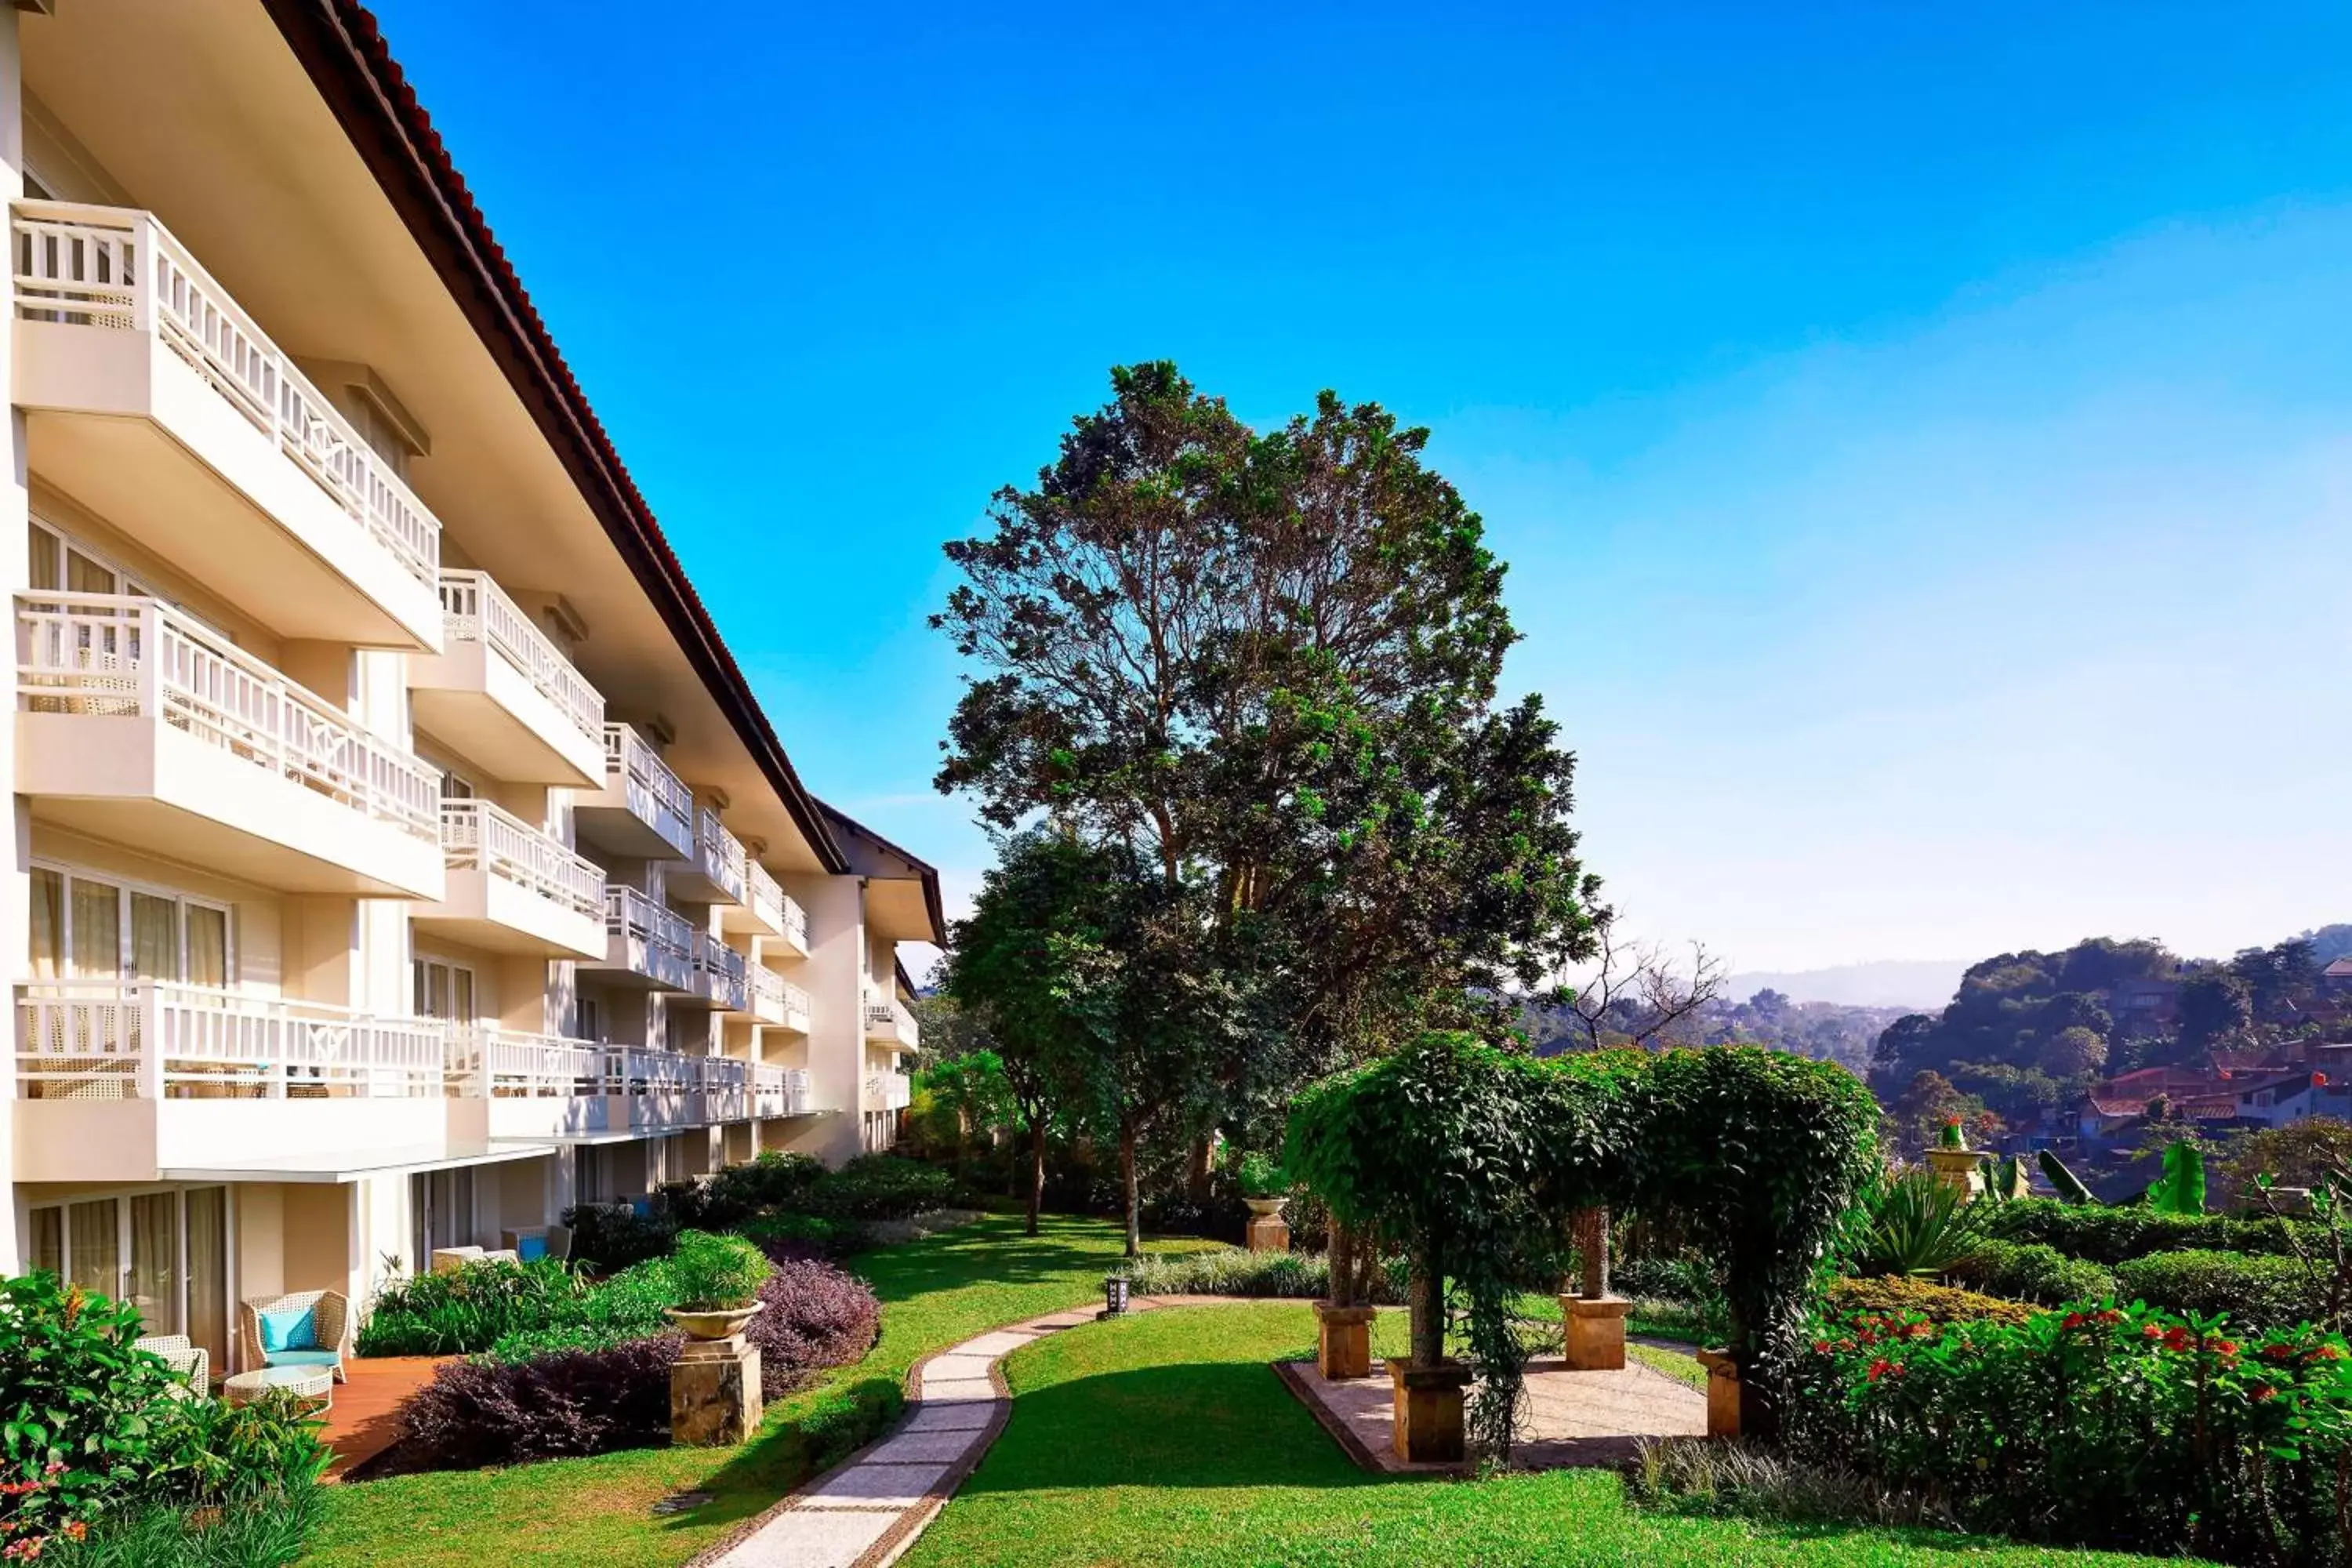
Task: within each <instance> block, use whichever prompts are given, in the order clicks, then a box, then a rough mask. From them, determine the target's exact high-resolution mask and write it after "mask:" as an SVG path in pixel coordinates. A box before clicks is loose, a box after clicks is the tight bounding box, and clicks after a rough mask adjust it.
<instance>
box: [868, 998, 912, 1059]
mask: <svg viewBox="0 0 2352 1568" xmlns="http://www.w3.org/2000/svg"><path fill="white" fill-rule="evenodd" d="M866 1039H867V1040H868V1041H870V1042H872V1043H874V1044H877V1045H888V1046H895V1047H898V1049H900V1050H907V1051H911V1050H913V1049H914V1048H915V1015H914V1014H913V1013H912V1012H910V1011H909V1010H908V1007H907V1005H906V1004H905V1003H904V1002H901V1001H899V1000H898V998H897V997H895V996H877V995H876V994H874V993H872V992H870V991H869V992H867V993H866Z"/></svg>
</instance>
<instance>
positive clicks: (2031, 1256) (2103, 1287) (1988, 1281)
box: [1950, 1241, 2116, 1307]
mask: <svg viewBox="0 0 2352 1568" xmlns="http://www.w3.org/2000/svg"><path fill="white" fill-rule="evenodd" d="M1950 1278H1951V1280H1952V1282H1953V1283H1954V1284H1956V1285H1964V1286H1967V1287H1968V1288H1969V1289H1974V1290H1981V1291H1983V1292H1984V1293H1985V1294H1987V1295H1989V1296H2005V1297H2007V1298H2009V1299H2010V1300H2012V1301H2038V1302H2041V1303H2042V1305H2044V1306H2051V1307H2054V1306H2056V1305H2058V1304H2059V1303H2060V1302H2062V1301H2099V1300H2105V1299H2106V1298H2107V1297H2109V1296H2112V1295H2114V1294H2115V1293H2116V1277H2115V1276H2114V1275H2113V1274H2111V1273H2109V1272H2108V1271H2107V1270H2106V1269H2105V1268H2101V1267H2099V1265H2097V1264H2095V1263H2092V1262H2089V1261H2087V1260H2085V1259H2084V1258H2069V1257H2067V1256H2066V1255H2065V1254H2064V1253H2063V1252H2061V1251H2059V1250H2058V1249H2057V1248H2056V1247H2051V1246H2047V1245H2045V1244H2044V1243H2042V1242H2038V1241H2029V1242H2013V1241H1985V1242H1981V1243H1979V1244H1978V1246H1977V1248H1976V1250H1975V1251H1973V1252H1971V1253H1970V1254H1969V1256H1968V1257H1967V1258H1963V1259H1962V1260H1961V1261H1960V1262H1959V1263H1958V1264H1957V1265H1956V1266H1954V1267H1953V1268H1952V1269H1951V1270H1950Z"/></svg>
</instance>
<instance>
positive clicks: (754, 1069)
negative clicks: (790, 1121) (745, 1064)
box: [751, 1062, 816, 1117]
mask: <svg viewBox="0 0 2352 1568" xmlns="http://www.w3.org/2000/svg"><path fill="white" fill-rule="evenodd" d="M815 1109H816V1100H815V1097H814V1095H813V1094H811V1093H810V1092H809V1075H808V1069H807V1068H784V1067H775V1066H772V1065H771V1064H769V1063H767V1062H753V1063H752V1064H751V1114H752V1115H754V1116H758V1117H769V1116H806V1115H807V1114H809V1112H811V1111H813V1110H815Z"/></svg>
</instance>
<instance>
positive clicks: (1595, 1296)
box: [1570, 1207, 1609, 1300]
mask: <svg viewBox="0 0 2352 1568" xmlns="http://www.w3.org/2000/svg"><path fill="white" fill-rule="evenodd" d="M1570 1224H1571V1225H1572V1226H1574V1227H1575V1236H1576V1258H1577V1262H1578V1263H1580V1264H1581V1265H1582V1266H1583V1267H1582V1278H1581V1282H1580V1289H1579V1294H1580V1295H1582V1296H1584V1297H1586V1298H1587V1299H1589V1300H1600V1299H1601V1297H1603V1296H1606V1295H1608V1294H1609V1211H1608V1210H1607V1209H1605V1208H1599V1207H1594V1208H1589V1209H1579V1210H1577V1211H1576V1215H1575V1218H1574V1219H1573V1220H1571V1221H1570Z"/></svg>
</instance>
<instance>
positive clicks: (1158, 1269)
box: [1126, 1247, 1404, 1304]
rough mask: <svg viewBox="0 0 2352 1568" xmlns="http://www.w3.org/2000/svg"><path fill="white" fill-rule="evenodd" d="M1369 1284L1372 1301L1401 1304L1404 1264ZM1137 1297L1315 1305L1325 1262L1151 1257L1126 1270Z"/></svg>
mask: <svg viewBox="0 0 2352 1568" xmlns="http://www.w3.org/2000/svg"><path fill="white" fill-rule="evenodd" d="M1391 1264H1392V1266H1391V1267H1390V1268H1385V1269H1383V1270H1382V1271H1381V1274H1380V1275H1379V1276H1377V1277H1376V1278H1375V1279H1374V1281H1373V1289H1372V1299H1373V1300H1374V1301H1375V1302H1381V1303H1388V1304H1396V1303H1399V1302H1402V1300H1404V1280H1403V1273H1404V1260H1403V1259H1402V1258H1396V1259H1392V1260H1391ZM1126 1271H1127V1278H1128V1281H1129V1289H1131V1290H1133V1291H1134V1292H1135V1294H1137V1295H1139V1296H1278V1297H1286V1298H1294V1299H1297V1300H1320V1299H1321V1298H1323V1297H1325V1296H1328V1295H1329V1294H1330V1293H1331V1265H1330V1260H1329V1259H1328V1258H1326V1257H1325V1256H1324V1255H1323V1254H1321V1253H1319V1252H1247V1251H1244V1250H1243V1249H1242V1248H1241V1247H1218V1248H1215V1249H1213V1250H1212V1251H1206V1252H1155V1253H1150V1254H1148V1255H1146V1256H1145V1257H1142V1258H1137V1259H1136V1260H1135V1261H1133V1262H1132V1263H1129V1265H1127V1270H1126Z"/></svg>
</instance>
